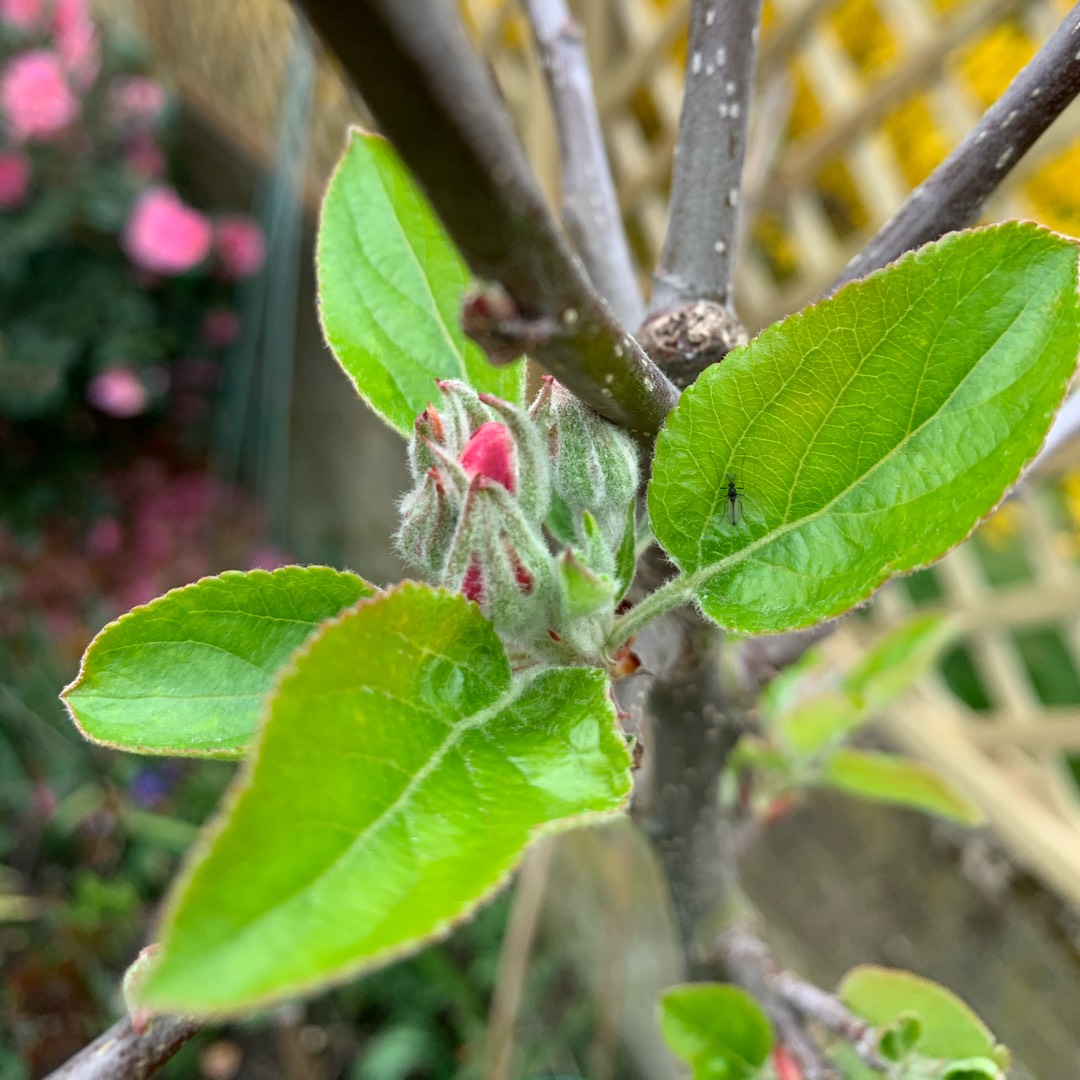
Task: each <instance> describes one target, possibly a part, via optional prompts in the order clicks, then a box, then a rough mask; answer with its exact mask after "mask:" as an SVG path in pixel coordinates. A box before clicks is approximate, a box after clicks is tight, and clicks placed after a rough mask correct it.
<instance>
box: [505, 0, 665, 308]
mask: <svg viewBox="0 0 1080 1080" xmlns="http://www.w3.org/2000/svg"><path fill="white" fill-rule="evenodd" d="M525 8H526V11H527V12H528V15H529V22H530V24H531V26H532V32H533V37H534V38H535V40H536V48H537V52H539V54H540V59H541V62H542V64H543V68H544V74H545V76H546V78H547V84H548V94H549V96H550V98H551V106H552V111H553V113H554V116H555V130H556V132H557V133H558V137H559V157H560V161H561V165H562V211H563V220H564V222H565V223H566V228H567V231H568V232H569V233H570V236H571V238H572V239H573V241H574V246H575V247H576V248H577V250H578V253H579V254H580V255H581V258H582V260H583V261H584V263H585V268H586V269H587V270H588V271H589V276H590V277H591V278H592V282H593V284H594V285H595V286H596V288H597V290H598V291H599V293H600V295H601V296H603V297H604V299H605V300H607V302H608V303H609V304H610V305H611V308H612V310H613V311H614V312H615V317H616V318H617V319H619V321H620V322H621V323H622V324H623V325H624V326H637V325H638V323H640V322H641V318H642V315H643V314H644V310H645V309H644V305H643V303H642V300H641V290H640V289H639V288H638V282H637V276H636V274H635V273H634V263H633V260H632V258H631V257H630V247H629V245H628V244H627V241H626V230H625V229H624V228H623V222H622V214H621V213H620V212H619V202H618V199H617V198H616V197H615V185H614V183H613V182H612V179H611V166H610V163H609V162H608V157H607V151H606V150H605V148H604V133H603V131H602V130H601V128H600V117H599V116H598V115H597V111H596V96H595V95H594V93H593V85H592V76H591V75H590V74H589V64H588V59H587V57H586V55H585V45H584V42H583V41H582V37H581V29H580V27H579V26H578V24H577V23H576V22H575V21H574V19H573V17H572V16H571V14H570V10H569V8H568V7H567V5H566V0H526V3H525Z"/></svg>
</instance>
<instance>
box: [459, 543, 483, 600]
mask: <svg viewBox="0 0 1080 1080" xmlns="http://www.w3.org/2000/svg"><path fill="white" fill-rule="evenodd" d="M461 592H462V594H463V595H464V596H465V598H466V599H467V600H472V601H474V602H475V603H477V604H480V605H481V606H482V605H483V603H484V571H483V569H482V567H481V566H480V560H479V559H478V558H477V557H476V556H475V555H474V556H473V558H472V562H471V563H469V568H468V570H466V571H465V577H464V578H463V579H462V582H461Z"/></svg>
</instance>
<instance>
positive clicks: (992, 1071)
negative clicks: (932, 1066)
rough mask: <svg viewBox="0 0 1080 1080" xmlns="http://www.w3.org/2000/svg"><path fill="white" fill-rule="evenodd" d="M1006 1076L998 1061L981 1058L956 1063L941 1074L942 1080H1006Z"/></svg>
mask: <svg viewBox="0 0 1080 1080" xmlns="http://www.w3.org/2000/svg"><path fill="white" fill-rule="evenodd" d="M1004 1075H1005V1074H1004V1073H1003V1072H1002V1071H1001V1069H1000V1068H998V1064H997V1062H996V1061H991V1060H990V1059H989V1058H984V1057H979V1058H967V1059H965V1060H964V1061H954V1062H953V1063H952V1064H951V1065H950V1066H949V1067H948V1068H947V1069H945V1071H944V1072H943V1073H942V1074H941V1080H1004Z"/></svg>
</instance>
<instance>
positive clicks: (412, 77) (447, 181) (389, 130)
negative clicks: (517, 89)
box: [298, 0, 678, 436]
mask: <svg viewBox="0 0 1080 1080" xmlns="http://www.w3.org/2000/svg"><path fill="white" fill-rule="evenodd" d="M298 3H299V6H300V7H302V8H303V9H304V11H305V12H306V13H307V15H308V17H309V18H310V20H311V22H312V25H313V26H314V27H315V29H316V30H317V31H318V33H319V34H320V36H321V37H322V39H323V41H324V42H325V43H326V44H327V46H328V47H329V48H330V49H332V50H333V52H335V53H336V55H337V57H338V59H339V60H340V61H341V63H342V65H343V67H344V68H345V71H346V72H347V74H348V75H349V77H350V79H351V80H352V81H353V82H354V83H355V85H356V87H357V89H358V90H359V91H360V93H361V94H362V96H363V98H364V101H365V102H366V104H367V106H368V107H369V108H370V109H371V112H372V114H373V115H374V116H375V118H376V119H377V121H378V123H379V125H380V127H381V128H382V130H383V131H384V132H385V133H386V135H388V136H389V138H390V139H392V140H393V142H394V144H395V146H396V147H397V149H398V151H399V152H400V153H401V156H402V157H403V158H404V160H405V162H406V164H407V165H408V166H409V168H410V169H411V170H412V171H413V173H414V175H415V176H416V178H417V180H418V181H419V182H420V184H421V185H422V186H423V187H424V188H425V190H426V192H427V194H428V197H429V198H430V199H431V201H432V204H433V205H434V207H435V210H436V211H437V212H438V214H439V216H440V218H441V219H442V221H443V224H444V225H445V226H446V228H447V230H448V231H449V233H450V235H451V236H452V237H453V239H454V241H455V242H456V243H457V245H458V247H459V248H460V249H461V252H462V254H463V255H464V257H465V259H466V260H467V262H468V263H469V265H470V266H471V267H472V269H473V272H474V273H476V274H477V275H478V276H479V277H480V278H482V279H485V280H488V281H493V282H497V283H498V284H499V285H500V286H501V287H502V288H503V289H504V290H505V291H506V293H507V295H508V296H509V297H510V298H511V299H512V301H513V303H514V306H515V308H516V313H517V316H518V320H519V321H522V322H524V323H526V324H528V323H532V322H537V321H540V322H546V323H549V324H550V325H553V326H555V327H557V330H556V331H555V332H554V333H552V334H550V335H549V336H547V337H546V338H544V339H542V340H541V341H539V343H538V344H537V345H536V346H535V348H534V351H533V354H532V355H533V358H534V359H535V360H537V361H538V362H539V363H540V364H542V365H543V366H544V367H545V368H547V370H548V371H550V372H551V373H552V374H553V375H555V376H556V377H557V378H558V379H559V380H560V381H562V382H564V383H565V384H566V385H567V386H569V387H570V388H571V389H572V390H573V391H574V392H575V393H576V394H577V395H578V396H579V397H580V398H581V399H582V400H583V401H585V402H587V403H588V404H589V405H590V406H592V407H593V408H594V409H596V411H597V412H599V413H601V414H602V415H604V416H606V417H608V418H609V419H610V420H613V421H615V422H616V423H618V424H622V425H623V426H624V427H626V428H628V429H629V430H631V431H632V432H635V433H637V434H639V435H641V436H649V435H652V434H655V433H656V431H657V430H658V429H659V427H660V425H661V424H662V423H663V420H664V417H665V416H666V415H667V413H668V411H669V410H670V409H671V408H672V406H673V405H674V404H675V401H676V399H677V396H678V395H677V392H676V390H675V388H674V387H673V386H672V385H671V383H670V382H669V381H668V380H667V379H666V378H665V377H664V375H663V374H662V373H661V372H660V371H659V369H658V368H656V366H655V365H654V364H653V363H652V362H651V361H650V360H649V358H648V356H646V354H645V352H644V351H643V350H642V348H641V346H640V345H639V344H638V343H637V342H636V341H635V340H634V338H633V337H631V335H630V334H629V333H628V332H627V331H626V330H625V329H624V328H623V327H622V326H621V325H620V324H619V322H618V320H617V319H616V318H615V317H614V315H613V314H612V312H611V309H610V308H609V307H608V306H607V304H606V303H605V302H604V301H603V300H602V299H601V298H600V296H599V295H598V294H597V292H596V290H595V289H594V288H593V287H592V284H591V283H590V281H589V279H588V276H587V275H586V273H585V270H584V268H583V267H582V265H581V263H580V262H579V261H578V259H577V258H576V257H575V256H574V254H573V252H572V251H571V250H570V247H569V244H568V243H567V241H566V239H565V237H564V236H563V235H562V233H561V232H560V231H559V228H558V226H557V225H556V223H555V221H554V219H553V218H552V216H551V214H550V213H549V212H548V209H547V206H546V205H545V203H544V200H543V196H542V195H541V193H540V189H539V187H538V186H537V184H536V181H535V179H534V178H533V175H532V173H531V172H530V170H529V167H528V163H527V162H526V160H525V157H524V155H523V153H522V151H521V147H520V146H519V144H518V142H517V139H516V137H515V135H514V132H513V128H512V126H511V123H510V118H509V116H508V115H507V113H506V110H505V109H504V108H503V106H502V102H501V101H500V99H499V96H498V93H497V91H496V89H495V86H494V84H493V83H492V81H491V78H490V76H489V75H488V72H487V70H486V69H485V68H484V66H483V65H482V63H481V62H480V59H479V57H478V56H477V55H476V52H475V51H474V49H473V48H472V46H471V45H470V44H469V41H468V39H467V38H466V36H465V32H464V30H463V28H462V26H461V24H460V20H459V19H458V18H457V16H456V13H455V11H454V9H453V7H452V5H450V4H446V3H443V2H441V0H411V2H410V3H408V4H403V3H401V2H400V0H364V2H361V3H354V2H351V0H298Z"/></svg>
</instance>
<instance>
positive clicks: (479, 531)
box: [443, 473, 554, 644]
mask: <svg viewBox="0 0 1080 1080" xmlns="http://www.w3.org/2000/svg"><path fill="white" fill-rule="evenodd" d="M443 584H444V585H446V586H447V587H448V588H451V589H457V590H458V591H460V592H462V593H464V594H465V595H466V596H467V597H468V598H469V599H470V600H475V601H476V603H478V604H479V605H480V608H481V610H482V611H483V612H484V614H485V615H486V616H487V617H488V618H489V619H490V620H491V621H492V622H493V623H494V625H495V628H496V629H497V630H498V631H499V632H500V633H502V634H505V635H506V636H507V637H508V638H510V639H511V640H513V641H515V642H518V643H522V644H528V643H529V642H532V641H535V640H537V639H538V638H540V637H541V635H545V634H546V633H547V624H548V622H549V621H550V613H551V599H552V595H553V591H552V590H553V585H554V579H553V573H552V559H551V554H550V553H549V552H548V550H547V546H546V545H545V543H544V540H543V537H542V535H541V534H540V530H539V527H538V526H537V525H536V524H535V523H533V522H530V521H528V520H526V518H525V517H524V515H523V514H522V512H521V508H520V507H519V506H518V505H517V503H516V502H515V500H514V499H513V498H512V497H511V495H510V492H509V491H507V489H506V488H505V487H504V486H503V485H502V484H501V483H499V482H498V481H496V480H493V479H491V478H490V477H487V476H484V475H481V474H479V473H478V474H476V475H475V476H474V477H473V479H472V482H471V483H470V485H469V491H468V494H467V496H466V498H465V506H464V508H463V510H462V512H461V517H460V519H459V521H458V527H457V532H456V534H455V536H454V540H453V544H452V545H451V548H450V552H449V554H448V556H447V561H446V567H445V570H444V572H443Z"/></svg>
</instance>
